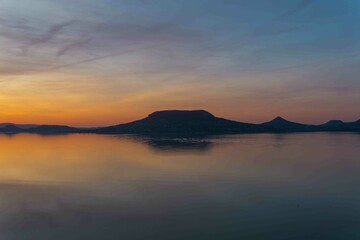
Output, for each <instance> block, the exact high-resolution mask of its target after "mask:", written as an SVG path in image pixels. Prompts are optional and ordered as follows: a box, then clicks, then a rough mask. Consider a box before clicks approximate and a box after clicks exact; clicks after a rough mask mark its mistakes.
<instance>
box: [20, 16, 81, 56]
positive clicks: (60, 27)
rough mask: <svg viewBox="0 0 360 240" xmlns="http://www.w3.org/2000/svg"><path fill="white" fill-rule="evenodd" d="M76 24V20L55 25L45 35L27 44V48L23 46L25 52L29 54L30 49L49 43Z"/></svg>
mask: <svg viewBox="0 0 360 240" xmlns="http://www.w3.org/2000/svg"><path fill="white" fill-rule="evenodd" d="M74 23H75V20H71V21H66V22H63V23H59V24H55V25H53V26H51V27H49V29H48V30H47V31H46V32H45V33H44V34H42V35H41V36H39V37H38V38H34V39H32V40H31V41H30V42H29V43H27V44H26V45H25V46H23V47H22V49H23V52H24V53H27V52H28V51H29V48H31V47H33V46H35V45H39V44H43V43H47V42H49V41H50V40H51V39H53V38H54V37H55V36H56V35H58V34H59V33H60V32H61V31H62V30H63V29H64V28H66V27H68V26H70V25H72V24H74Z"/></svg>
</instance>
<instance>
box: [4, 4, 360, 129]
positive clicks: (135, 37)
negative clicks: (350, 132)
mask: <svg viewBox="0 0 360 240" xmlns="http://www.w3.org/2000/svg"><path fill="white" fill-rule="evenodd" d="M164 109H205V110H208V111H210V112H212V113H213V114H215V115H217V116H221V117H225V118H230V119H234V120H239V121H244V122H254V123H259V122H264V121H268V120H270V119H272V118H274V117H276V116H278V115H281V116H283V117H285V118H288V119H290V120H294V121H301V122H304V123H322V122H325V121H327V120H329V119H342V120H345V121H354V120H358V119H359V118H360V0H191V1H190V0H189V1H187V0H101V1H100V0H78V1H75V0H0V122H15V123H46V124H67V125H74V126H98V125H111V124H116V123H120V122H127V121H131V120H134V119H138V118H142V117H145V116H146V115H147V114H149V113H151V112H153V111H156V110H164Z"/></svg>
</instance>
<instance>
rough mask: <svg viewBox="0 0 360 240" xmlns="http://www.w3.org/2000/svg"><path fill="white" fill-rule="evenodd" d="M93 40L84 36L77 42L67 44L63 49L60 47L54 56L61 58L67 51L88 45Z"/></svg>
mask: <svg viewBox="0 0 360 240" xmlns="http://www.w3.org/2000/svg"><path fill="white" fill-rule="evenodd" d="M92 40H93V39H92V38H91V37H86V36H82V37H81V38H80V39H78V40H77V41H74V42H72V43H69V44H67V45H65V46H63V47H61V48H60V49H59V50H58V51H57V53H56V56H57V57H61V56H63V55H65V54H66V53H67V52H68V51H71V50H74V49H77V48H80V47H82V46H84V45H86V44H88V43H90V42H91V41H92Z"/></svg>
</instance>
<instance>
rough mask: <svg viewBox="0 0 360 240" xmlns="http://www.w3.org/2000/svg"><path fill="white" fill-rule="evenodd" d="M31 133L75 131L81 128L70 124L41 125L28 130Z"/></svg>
mask: <svg viewBox="0 0 360 240" xmlns="http://www.w3.org/2000/svg"><path fill="white" fill-rule="evenodd" d="M27 131H28V132H30V133H40V134H63V133H75V132H78V131H79V129H77V128H74V127H69V126H62V125H40V126H37V127H35V128H31V129H29V130H27Z"/></svg>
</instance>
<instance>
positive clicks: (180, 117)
mask: <svg viewBox="0 0 360 240" xmlns="http://www.w3.org/2000/svg"><path fill="white" fill-rule="evenodd" d="M147 118H148V119H152V120H165V119H166V120H169V121H188V120H206V119H208V120H209V119H210V120H213V119H214V118H215V116H214V115H212V114H211V113H209V112H207V111H205V110H192V111H187V110H165V111H158V112H153V113H151V114H149V116H148V117H147Z"/></svg>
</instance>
